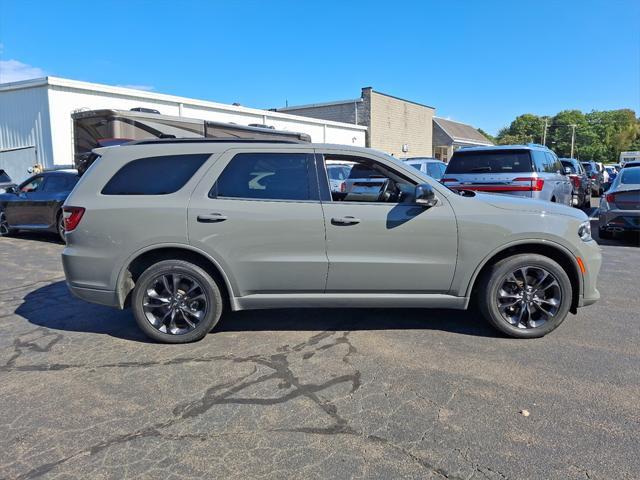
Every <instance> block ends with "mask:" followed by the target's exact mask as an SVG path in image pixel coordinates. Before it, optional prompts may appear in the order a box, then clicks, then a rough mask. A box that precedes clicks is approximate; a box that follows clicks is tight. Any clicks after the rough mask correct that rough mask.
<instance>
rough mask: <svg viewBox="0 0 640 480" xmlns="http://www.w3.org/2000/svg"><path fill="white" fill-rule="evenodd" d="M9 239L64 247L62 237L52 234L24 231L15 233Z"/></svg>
mask: <svg viewBox="0 0 640 480" xmlns="http://www.w3.org/2000/svg"><path fill="white" fill-rule="evenodd" d="M7 238H15V239H16V240H31V241H36V242H46V243H57V244H58V245H63V242H62V240H60V237H59V236H58V235H57V234H55V233H52V232H30V231H26V230H23V231H20V232H14V233H12V234H11V235H10V236H8V237H7Z"/></svg>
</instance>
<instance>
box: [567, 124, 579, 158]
mask: <svg viewBox="0 0 640 480" xmlns="http://www.w3.org/2000/svg"><path fill="white" fill-rule="evenodd" d="M569 126H570V127H571V157H570V158H573V149H574V147H575V145H576V127H577V125H569Z"/></svg>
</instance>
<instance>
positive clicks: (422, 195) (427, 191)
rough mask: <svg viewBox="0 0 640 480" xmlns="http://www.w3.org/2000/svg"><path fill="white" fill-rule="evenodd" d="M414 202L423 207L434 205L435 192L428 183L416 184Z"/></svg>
mask: <svg viewBox="0 0 640 480" xmlns="http://www.w3.org/2000/svg"><path fill="white" fill-rule="evenodd" d="M415 202H416V203H417V204H418V205H422V206H423V207H427V208H428V207H434V206H435V205H436V204H437V203H438V199H437V198H436V194H435V193H434V191H433V188H431V185H429V184H428V183H421V184H420V185H416V191H415Z"/></svg>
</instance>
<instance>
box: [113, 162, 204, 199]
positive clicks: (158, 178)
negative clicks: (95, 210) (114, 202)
mask: <svg viewBox="0 0 640 480" xmlns="http://www.w3.org/2000/svg"><path fill="white" fill-rule="evenodd" d="M209 156H210V154H208V153H199V154H193V155H167V156H162V157H148V158H139V159H137V160H132V161H131V162H129V163H127V164H126V165H124V166H123V167H122V168H121V169H120V170H118V171H117V172H116V173H115V175H114V176H113V177H111V179H110V180H109V182H107V184H106V185H105V186H104V188H103V189H102V194H103V195H167V194H169V193H174V192H177V191H178V190H180V189H181V188H182V187H184V185H185V183H187V182H188V181H189V179H191V177H192V176H193V174H194V173H196V170H198V168H200V167H201V166H202V164H203V163H204V162H205V161H206V160H207V159H208V158H209Z"/></svg>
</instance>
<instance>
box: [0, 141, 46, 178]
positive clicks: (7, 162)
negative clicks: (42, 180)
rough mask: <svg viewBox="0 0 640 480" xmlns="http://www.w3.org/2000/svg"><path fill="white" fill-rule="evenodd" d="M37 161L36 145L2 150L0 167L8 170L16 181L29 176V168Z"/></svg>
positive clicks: (0, 152)
mask: <svg viewBox="0 0 640 480" xmlns="http://www.w3.org/2000/svg"><path fill="white" fill-rule="evenodd" d="M36 163H38V160H37V157H36V147H25V148H14V149H11V150H2V151H0V169H1V170H4V171H5V172H7V173H8V174H9V176H10V177H11V180H13V181H14V183H20V182H22V181H23V180H26V179H27V177H29V171H28V169H29V168H30V167H33V166H34V165H35V164H36Z"/></svg>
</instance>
